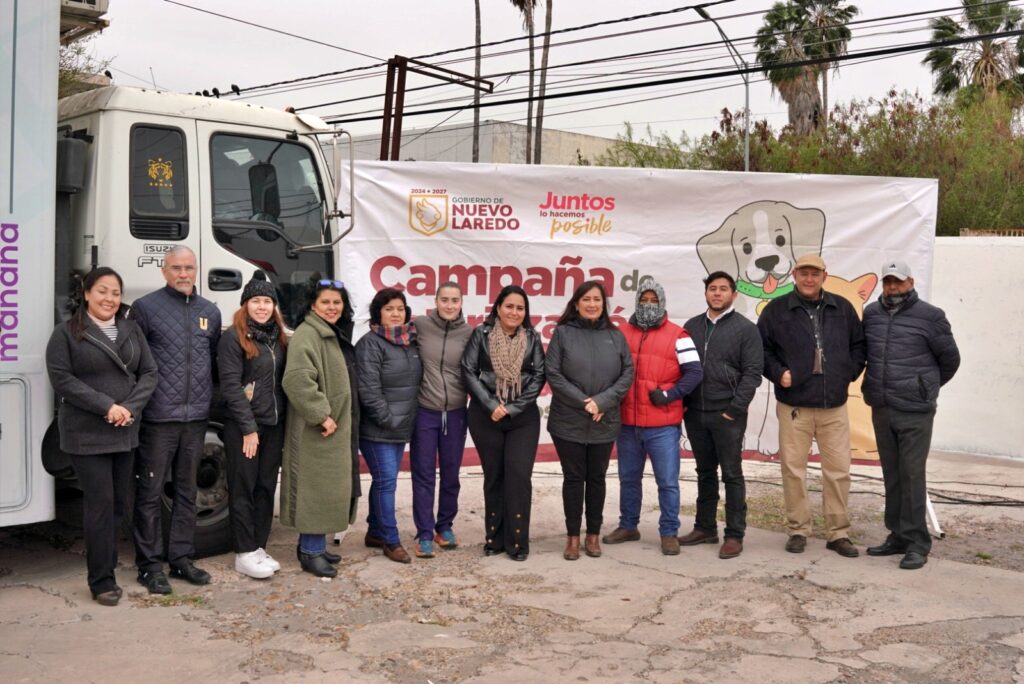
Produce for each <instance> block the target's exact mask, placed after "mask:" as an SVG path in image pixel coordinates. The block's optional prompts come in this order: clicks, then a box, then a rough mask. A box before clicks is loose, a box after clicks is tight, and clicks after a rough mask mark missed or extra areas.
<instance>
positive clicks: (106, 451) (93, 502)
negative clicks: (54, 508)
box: [46, 267, 157, 606]
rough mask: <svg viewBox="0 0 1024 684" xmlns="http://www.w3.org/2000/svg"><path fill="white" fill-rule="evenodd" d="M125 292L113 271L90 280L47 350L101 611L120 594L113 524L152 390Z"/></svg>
mask: <svg viewBox="0 0 1024 684" xmlns="http://www.w3.org/2000/svg"><path fill="white" fill-rule="evenodd" d="M123 287H124V284H123V282H122V281H121V276H119V275H118V274H117V273H116V272H115V271H114V270H113V269H111V268H106V267H101V268H97V269H94V270H93V271H91V272H90V273H88V274H87V275H86V276H85V278H84V279H83V280H82V301H81V302H80V304H79V306H78V308H77V310H76V311H75V313H74V314H73V315H72V317H71V318H70V319H69V320H68V321H67V322H65V323H61V324H60V325H58V326H57V327H56V328H54V330H53V334H52V335H51V336H50V341H49V343H48V344H47V345H46V368H47V371H48V373H49V376H50V384H52V385H53V389H54V391H55V392H56V394H57V396H58V397H59V400H60V409H59V411H58V417H57V421H58V427H59V428H60V448H61V450H62V451H64V452H65V453H67V454H69V455H70V456H71V463H72V464H73V465H74V468H75V473H76V474H77V475H78V483H79V486H80V487H81V489H82V496H83V515H82V521H83V527H84V528H85V558H86V565H87V566H88V569H89V576H88V581H89V590H90V591H91V592H92V597H93V599H94V600H96V601H97V602H98V603H100V604H101V605H104V606H116V605H117V602H118V601H119V600H120V598H121V594H122V590H121V587H119V586H117V582H116V580H115V577H114V569H115V568H116V567H117V531H118V527H119V524H118V523H119V519H120V517H121V514H122V512H123V511H124V507H125V495H126V492H127V490H128V483H129V479H130V478H131V474H132V449H134V448H135V447H137V446H138V445H139V425H140V424H141V422H142V410H143V408H144V407H145V406H146V403H147V402H148V401H149V397H150V395H151V394H153V390H154V389H155V388H156V383H157V370H156V363H154V361H153V356H152V355H151V354H150V352H149V345H148V344H146V337H145V336H144V335H143V334H142V331H141V330H140V329H139V326H138V325H137V324H136V323H135V322H134V321H130V320H128V319H126V318H125V317H124V312H125V307H124V306H123V305H122V304H121V292H122V289H123Z"/></svg>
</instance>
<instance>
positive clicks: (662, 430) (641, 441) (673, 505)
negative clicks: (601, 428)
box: [616, 425, 682, 537]
mask: <svg viewBox="0 0 1024 684" xmlns="http://www.w3.org/2000/svg"><path fill="white" fill-rule="evenodd" d="M681 433H682V430H681V428H680V426H678V425H667V426H665V427H650V428H645V427H636V426H633V425H623V426H622V432H620V433H619V439H618V441H617V442H616V445H617V448H618V453H619V527H621V528H623V529H625V530H635V529H636V528H637V525H639V524H640V505H641V503H643V489H644V488H643V477H644V462H645V460H646V458H647V457H648V456H650V458H651V467H652V468H653V469H654V481H655V482H657V484H658V505H659V507H660V508H661V518H660V519H659V520H658V533H659V534H660V535H661V536H662V537H674V536H676V534H677V533H678V532H679V438H680V436H681Z"/></svg>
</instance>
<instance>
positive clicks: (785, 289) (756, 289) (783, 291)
mask: <svg viewBox="0 0 1024 684" xmlns="http://www.w3.org/2000/svg"><path fill="white" fill-rule="evenodd" d="M793 287H794V285H793V283H786V284H785V285H781V286H779V287H777V288H775V291H774V292H772V293H770V294H769V293H766V292H765V291H764V288H763V287H760V286H758V285H754V284H753V283H748V282H747V281H746V280H738V281H736V289H737V290H739V291H740V292H741V293H742V294H745V295H747V296H748V297H754V298H755V299H776V298H778V297H782V296H783V295H788V294H789V293H790V292H792V291H793Z"/></svg>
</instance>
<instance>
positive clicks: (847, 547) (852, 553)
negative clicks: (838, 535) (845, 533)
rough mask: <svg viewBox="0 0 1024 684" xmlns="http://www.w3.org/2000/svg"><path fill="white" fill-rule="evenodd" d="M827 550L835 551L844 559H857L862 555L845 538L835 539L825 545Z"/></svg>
mask: <svg viewBox="0 0 1024 684" xmlns="http://www.w3.org/2000/svg"><path fill="white" fill-rule="evenodd" d="M825 548H826V549H828V550H829V551H835V552H836V553H838V554H839V555H840V556H843V557H844V558H856V557H857V556H859V555H860V551H858V550H857V547H856V546H854V545H853V544H852V543H851V542H850V540H849V539H847V538H846V537H843V538H842V539H835V540H833V541H830V542H829V543H828V544H825Z"/></svg>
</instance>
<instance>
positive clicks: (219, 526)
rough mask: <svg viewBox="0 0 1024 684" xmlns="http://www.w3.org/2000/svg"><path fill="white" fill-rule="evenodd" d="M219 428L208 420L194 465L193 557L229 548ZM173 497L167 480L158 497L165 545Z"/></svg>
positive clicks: (224, 459)
mask: <svg viewBox="0 0 1024 684" xmlns="http://www.w3.org/2000/svg"><path fill="white" fill-rule="evenodd" d="M221 429H222V426H221V425H220V424H218V423H210V425H209V427H207V428H206V444H205V445H204V446H203V455H202V457H200V459H199V463H198V465H197V466H196V529H195V557H196V558H205V557H207V556H216V555H217V554H221V553H227V552H228V551H230V550H231V547H232V536H231V515H230V511H229V510H228V470H227V455H226V454H225V452H224V443H223V442H222V441H221V438H220V431H221ZM173 496H174V486H173V485H172V484H171V482H170V481H169V480H168V481H167V482H166V483H165V484H164V490H163V494H162V495H161V497H160V499H161V501H162V503H163V506H162V511H161V513H162V515H163V533H164V547H165V548H166V545H167V541H168V539H169V536H170V530H171V503H172V501H173Z"/></svg>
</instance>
